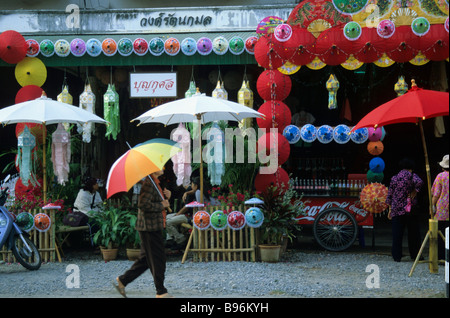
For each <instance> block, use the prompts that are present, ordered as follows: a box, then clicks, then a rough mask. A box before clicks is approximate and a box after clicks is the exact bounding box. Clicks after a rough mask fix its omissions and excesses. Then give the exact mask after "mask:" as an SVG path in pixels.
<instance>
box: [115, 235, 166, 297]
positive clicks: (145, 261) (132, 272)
mask: <svg viewBox="0 0 450 318" xmlns="http://www.w3.org/2000/svg"><path fill="white" fill-rule="evenodd" d="M139 237H140V238H141V254H140V255H139V258H138V259H137V260H136V261H135V262H134V264H133V265H132V266H131V268H130V269H129V270H127V271H126V272H125V273H124V274H123V275H121V276H119V279H120V281H121V282H122V284H124V285H125V286H126V285H128V284H129V283H131V282H132V281H134V280H135V279H136V278H138V277H139V276H141V275H142V273H144V272H145V271H146V270H147V269H150V272H151V273H152V276H153V281H154V283H155V287H156V294H157V295H161V294H165V293H167V289H166V288H165V287H164V275H165V272H166V254H165V251H164V240H163V235H162V232H161V231H155V232H139Z"/></svg>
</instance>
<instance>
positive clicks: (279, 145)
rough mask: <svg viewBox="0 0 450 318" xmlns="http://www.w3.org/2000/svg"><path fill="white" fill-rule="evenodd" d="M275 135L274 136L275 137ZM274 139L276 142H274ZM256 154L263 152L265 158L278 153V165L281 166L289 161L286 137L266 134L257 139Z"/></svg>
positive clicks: (288, 147)
mask: <svg viewBox="0 0 450 318" xmlns="http://www.w3.org/2000/svg"><path fill="white" fill-rule="evenodd" d="M275 134H276V135H275ZM275 138H277V139H278V142H274V140H275ZM257 147H258V153H260V152H264V153H265V155H266V156H270V155H271V154H274V153H275V147H276V151H277V152H278V165H282V164H283V163H285V162H286V161H287V160H288V159H289V154H290V152H291V147H290V144H289V142H288V141H287V139H286V137H284V136H283V135H282V134H280V133H272V132H269V133H266V134H264V135H262V136H261V137H260V138H259V139H258V144H257Z"/></svg>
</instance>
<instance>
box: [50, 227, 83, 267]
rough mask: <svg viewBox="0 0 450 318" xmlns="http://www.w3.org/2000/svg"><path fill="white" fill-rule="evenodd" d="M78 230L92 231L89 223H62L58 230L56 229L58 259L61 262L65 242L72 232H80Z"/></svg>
mask: <svg viewBox="0 0 450 318" xmlns="http://www.w3.org/2000/svg"><path fill="white" fill-rule="evenodd" d="M78 231H89V233H90V228H89V225H83V226H68V225H61V226H59V227H58V228H57V229H56V231H55V234H56V235H55V241H56V254H57V256H58V260H59V262H60V263H61V255H62V256H63V257H64V252H63V250H62V246H63V244H64V243H65V242H66V241H67V239H68V238H69V236H70V234H72V233H73V232H78ZM60 254H61V255H60Z"/></svg>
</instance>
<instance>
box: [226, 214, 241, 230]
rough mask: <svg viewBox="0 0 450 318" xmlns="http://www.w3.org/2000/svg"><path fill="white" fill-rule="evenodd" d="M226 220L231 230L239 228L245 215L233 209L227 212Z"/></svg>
mask: <svg viewBox="0 0 450 318" xmlns="http://www.w3.org/2000/svg"><path fill="white" fill-rule="evenodd" d="M227 221H228V226H229V227H230V228H231V229H232V230H240V229H242V228H243V227H244V226H245V215H244V213H242V212H240V211H233V212H231V213H230V214H228V218H227Z"/></svg>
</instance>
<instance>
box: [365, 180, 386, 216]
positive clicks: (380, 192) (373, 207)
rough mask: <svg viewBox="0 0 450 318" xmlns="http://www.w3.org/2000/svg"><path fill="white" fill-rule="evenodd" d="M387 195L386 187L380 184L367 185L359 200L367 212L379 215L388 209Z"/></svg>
mask: <svg viewBox="0 0 450 318" xmlns="http://www.w3.org/2000/svg"><path fill="white" fill-rule="evenodd" d="M387 194H388V188H387V187H386V186H384V185H382V184H381V183H369V184H368V185H366V186H365V187H364V189H362V191H361V194H360V197H359V199H360V201H361V205H362V206H363V208H364V209H365V210H366V211H367V212H370V213H381V212H383V211H384V210H386V208H387V207H388V205H387V204H386V198H387Z"/></svg>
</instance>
